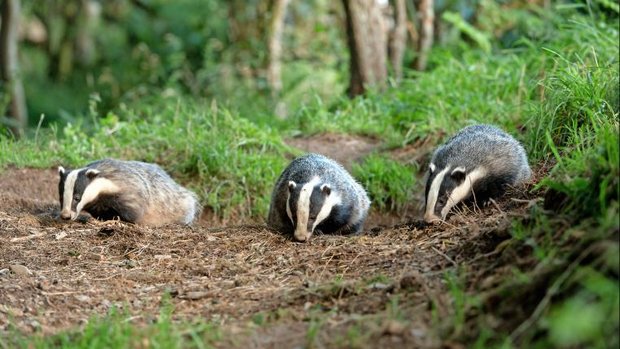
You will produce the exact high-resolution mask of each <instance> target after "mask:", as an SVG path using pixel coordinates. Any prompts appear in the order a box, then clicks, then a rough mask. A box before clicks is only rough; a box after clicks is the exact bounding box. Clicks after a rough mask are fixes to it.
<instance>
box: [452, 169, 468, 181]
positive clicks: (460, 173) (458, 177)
mask: <svg viewBox="0 0 620 349" xmlns="http://www.w3.org/2000/svg"><path fill="white" fill-rule="evenodd" d="M450 177H452V179H453V180H455V181H457V182H458V183H461V182H462V181H464V180H465V168H464V167H457V168H455V169H454V170H452V173H451V174H450Z"/></svg>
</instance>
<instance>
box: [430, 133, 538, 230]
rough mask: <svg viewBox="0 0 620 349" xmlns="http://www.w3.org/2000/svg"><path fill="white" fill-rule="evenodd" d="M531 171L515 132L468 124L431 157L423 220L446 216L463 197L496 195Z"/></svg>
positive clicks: (484, 198)
mask: <svg viewBox="0 0 620 349" xmlns="http://www.w3.org/2000/svg"><path fill="white" fill-rule="evenodd" d="M530 175H531V170H530V166H529V165H528V162H527V155H526V154H525V150H524V149H523V146H521V144H520V143H519V142H518V141H517V140H515V139H514V138H513V137H512V136H510V135H509V134H507V133H506V132H504V131H502V130H500V129H499V128H497V127H495V126H491V125H474V126H469V127H466V128H464V129H462V130H461V131H460V132H458V133H457V134H456V135H454V136H453V137H452V138H450V139H448V141H447V142H446V143H445V144H443V145H442V146H440V147H439V148H438V149H437V150H436V151H435V153H434V154H433V156H432V158H431V163H430V165H429V175H428V179H427V182H426V209H425V213H424V220H425V221H427V222H432V221H439V220H445V219H446V217H447V216H448V213H449V212H450V210H451V209H452V208H453V207H454V206H455V205H457V204H458V203H459V202H462V201H473V202H475V203H484V202H486V201H488V200H489V199H492V198H497V197H499V196H501V195H502V194H503V193H504V192H505V191H506V188H507V187H508V186H514V185H518V184H520V183H522V182H524V181H526V180H528V179H529V178H530Z"/></svg>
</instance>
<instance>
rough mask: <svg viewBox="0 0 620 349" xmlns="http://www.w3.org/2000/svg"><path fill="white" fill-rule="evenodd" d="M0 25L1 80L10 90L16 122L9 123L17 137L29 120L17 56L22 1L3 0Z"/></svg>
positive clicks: (12, 116)
mask: <svg viewBox="0 0 620 349" xmlns="http://www.w3.org/2000/svg"><path fill="white" fill-rule="evenodd" d="M0 10H1V12H2V13H1V16H2V22H1V26H0V80H1V81H2V83H3V85H4V86H6V87H7V88H6V90H7V91H8V92H9V95H10V98H11V102H10V104H9V115H10V116H11V118H12V119H13V121H14V122H12V123H11V125H9V128H10V130H11V131H12V132H13V134H14V135H15V136H16V137H19V136H22V135H23V134H24V131H25V129H26V125H27V122H28V112H27V110H26V97H25V95H24V86H23V85H22V81H21V76H20V72H19V65H18V57H17V41H18V27H19V14H20V3H19V0H4V1H2V2H1V7H0Z"/></svg>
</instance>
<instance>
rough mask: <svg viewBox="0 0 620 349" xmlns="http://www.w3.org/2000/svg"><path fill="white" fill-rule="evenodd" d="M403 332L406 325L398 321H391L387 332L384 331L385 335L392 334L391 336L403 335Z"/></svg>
mask: <svg viewBox="0 0 620 349" xmlns="http://www.w3.org/2000/svg"><path fill="white" fill-rule="evenodd" d="M403 332H405V325H403V324H401V323H400V322H398V321H396V320H390V321H389V322H388V323H387V325H386V326H385V330H383V333H385V334H391V335H397V336H398V335H401V334H402V333H403Z"/></svg>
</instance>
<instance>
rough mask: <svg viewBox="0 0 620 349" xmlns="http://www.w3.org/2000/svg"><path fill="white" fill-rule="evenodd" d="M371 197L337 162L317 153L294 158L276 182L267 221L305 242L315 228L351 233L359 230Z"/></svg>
mask: <svg viewBox="0 0 620 349" xmlns="http://www.w3.org/2000/svg"><path fill="white" fill-rule="evenodd" d="M369 207H370V200H369V199H368V195H367V194H366V191H365V190H364V188H362V186H361V185H360V184H359V183H357V182H356V181H355V179H353V177H351V175H350V174H349V173H348V172H347V171H346V170H345V169H344V168H343V167H342V166H341V165H340V164H338V163H337V162H336V161H334V160H332V159H329V158H327V157H325V156H323V155H319V154H307V155H304V156H301V157H299V158H296V159H295V160H293V161H292V162H291V163H290V165H289V166H288V167H287V168H286V169H284V171H283V172H282V174H281V175H280V177H279V178H278V181H277V182H276V184H275V187H274V189H273V193H272V196H271V205H270V207H269V215H268V218H267V224H268V225H269V226H270V227H271V228H272V229H275V230H277V231H279V232H282V233H285V234H292V235H293V236H294V238H295V239H296V240H297V241H302V242H303V241H306V240H308V239H309V238H310V236H312V234H313V233H314V232H315V231H320V232H322V233H326V234H332V233H336V234H352V233H358V232H360V231H361V230H362V228H363V224H364V221H365V220H366V216H367V215H368V208H369Z"/></svg>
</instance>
